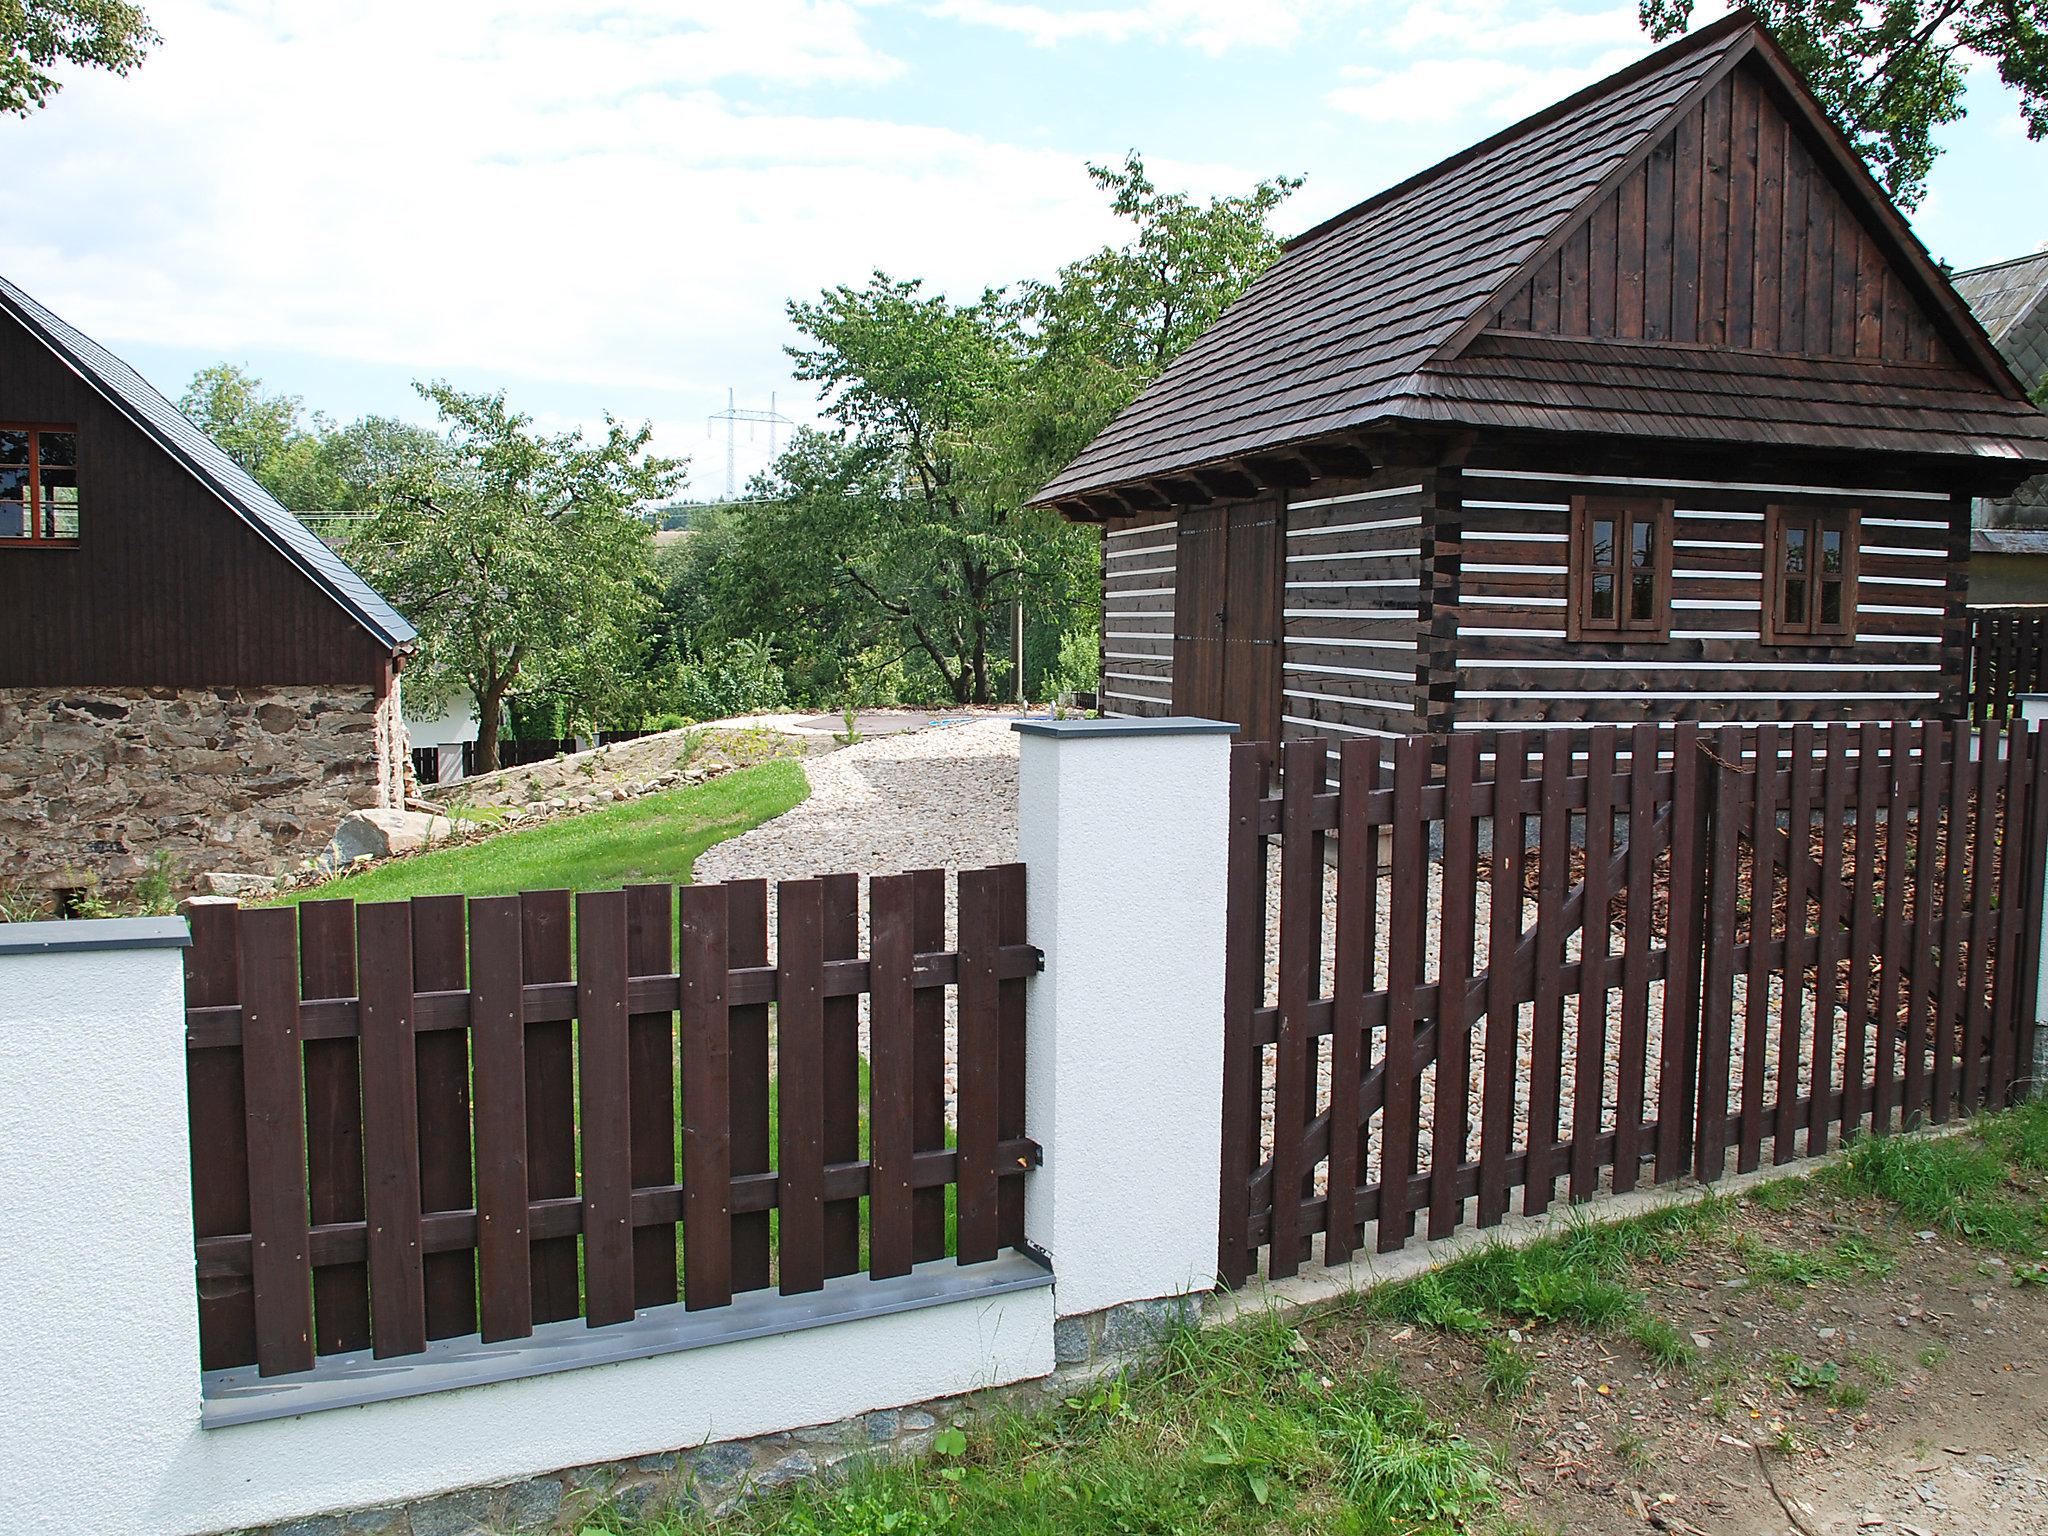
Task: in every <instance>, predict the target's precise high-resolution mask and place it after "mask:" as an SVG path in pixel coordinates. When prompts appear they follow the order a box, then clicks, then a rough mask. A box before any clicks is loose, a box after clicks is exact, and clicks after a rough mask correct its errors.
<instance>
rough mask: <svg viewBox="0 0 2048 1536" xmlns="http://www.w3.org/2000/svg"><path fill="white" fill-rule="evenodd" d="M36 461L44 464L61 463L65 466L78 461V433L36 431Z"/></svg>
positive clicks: (72, 464)
mask: <svg viewBox="0 0 2048 1536" xmlns="http://www.w3.org/2000/svg"><path fill="white" fill-rule="evenodd" d="M36 461H37V462H38V463H41V464H45V465H63V466H65V467H67V468H69V467H71V466H74V465H76V464H77V463H78V434H77V433H76V432H38V433H37V434H36Z"/></svg>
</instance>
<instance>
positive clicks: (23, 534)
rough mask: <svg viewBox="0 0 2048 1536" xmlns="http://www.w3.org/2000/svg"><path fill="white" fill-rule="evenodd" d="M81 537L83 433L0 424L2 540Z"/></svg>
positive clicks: (74, 539) (48, 540)
mask: <svg viewBox="0 0 2048 1536" xmlns="http://www.w3.org/2000/svg"><path fill="white" fill-rule="evenodd" d="M77 542H78V433H77V432H76V431H74V430H73V429H72V428H70V427H9V426H0V544H75V543H77Z"/></svg>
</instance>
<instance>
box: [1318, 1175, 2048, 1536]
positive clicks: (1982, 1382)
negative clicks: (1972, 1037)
mask: <svg viewBox="0 0 2048 1536" xmlns="http://www.w3.org/2000/svg"><path fill="white" fill-rule="evenodd" d="M1845 1244H1846V1247H1845V1246H1844V1245H1845ZM1845 1253H1846V1254H1847V1255H1849V1257H1848V1258H1847V1259H1846V1260H1845V1259H1844V1258H1843V1257H1842V1255H1843V1254H1845ZM1815 1254H1818V1255H1825V1256H1827V1257H1828V1259H1829V1267H1831V1268H1833V1269H1834V1270H1836V1271H1837V1273H1835V1274H1833V1275H1829V1276H1825V1277H1820V1278H1815V1279H1814V1280H1813V1283H1811V1284H1806V1283H1801V1280H1802V1277H1801V1276H1800V1274H1799V1270H1800V1269H1801V1268H1802V1266H1801V1264H1800V1262H1799V1256H1802V1255H1815ZM1786 1256H1791V1257H1790V1258H1788V1257H1786ZM2018 1262H2019V1261H2016V1260H2013V1259H2010V1258H2004V1257H2000V1256H1998V1255H1996V1254H1992V1253H1988V1252H1986V1251H1984V1250H1982V1249H1978V1248H1973V1247H1971V1246H1969V1245H1967V1244H1965V1243H1964V1242H1962V1241H1960V1240H1959V1239H1955V1238H1951V1237H1948V1236H1945V1235H1938V1234H1936V1233H1934V1232H1932V1231H1930V1230H1927V1229H1920V1230H1917V1231H1916V1230H1915V1229H1913V1228H1912V1227H1911V1226H1910V1225H1908V1224H1904V1223H1902V1222H1900V1221H1899V1220H1897V1219H1895V1217H1894V1216H1893V1215H1892V1214H1891V1213H1890V1211H1889V1209H1888V1208H1881V1207H1880V1206H1878V1205H1877V1204H1875V1203H1870V1204H1865V1203H1862V1202H1860V1201H1854V1200H1845V1199H1840V1198H1837V1197H1834V1196H1825V1195H1822V1194H1820V1193H1819V1192H1818V1191H1812V1190H1802V1194H1801V1204H1800V1206H1799V1208H1798V1209H1796V1210H1791V1211H1785V1212H1778V1211H1773V1210H1769V1209H1765V1208H1762V1207H1759V1206H1756V1205H1752V1204H1748V1203H1745V1204H1744V1205H1743V1206H1742V1207H1741V1208H1740V1209H1739V1211H1738V1212H1737V1214H1736V1215H1735V1216H1734V1218H1733V1221H1732V1225H1731V1226H1730V1227H1729V1229H1728V1231H1727V1233H1726V1234H1725V1235H1724V1236H1720V1237H1716V1238H1713V1239H1709V1240H1707V1241H1705V1242H1704V1243H1703V1244H1701V1245H1700V1246H1698V1247H1696V1248H1695V1249H1694V1250H1693V1251H1692V1252H1690V1253H1688V1254H1687V1255H1685V1256H1684V1257H1683V1258H1682V1259H1679V1260H1677V1261H1674V1262H1671V1263H1667V1264H1654V1263H1653V1264H1647V1265H1643V1266H1640V1267H1639V1269H1638V1272H1637V1274H1636V1275H1635V1277H1634V1281H1633V1283H1634V1284H1635V1285H1636V1286H1637V1287H1638V1288H1640V1289H1641V1290H1642V1291H1644V1292H1645V1293H1646V1295H1647V1297H1648V1307H1649V1310H1650V1311H1651V1312H1653V1313H1655V1314H1656V1315H1657V1316H1659V1317H1662V1318H1664V1319H1665V1320H1667V1321H1668V1322H1670V1323H1671V1324H1672V1326H1673V1327H1674V1328H1675V1329H1676V1330H1677V1333H1678V1335H1679V1336H1680V1338H1681V1339H1684V1340H1686V1341H1687V1342H1688V1344H1689V1346H1690V1348H1691V1349H1692V1350H1693V1351H1694V1352H1695V1354H1696V1359H1695V1360H1694V1361H1693V1362H1692V1363H1691V1364H1689V1365H1682V1366H1677V1367H1672V1368H1659V1367H1657V1366H1655V1365H1652V1364H1650V1363H1649V1362H1648V1360H1647V1358H1646V1356H1645V1355H1644V1353H1643V1351H1642V1350H1640V1349H1638V1348H1637V1347H1636V1345H1634V1344H1632V1343H1631V1342H1630V1341H1629V1340H1628V1339H1627V1338H1625V1337H1623V1336H1622V1335H1620V1334H1618V1333H1610V1332H1599V1333H1593V1332H1587V1331H1584V1330H1576V1329H1572V1328H1562V1327H1561V1328H1554V1329H1546V1330H1542V1331H1540V1332H1535V1333H1530V1334H1527V1335H1525V1336H1515V1335H1511V1337H1513V1338H1517V1341H1518V1342H1522V1343H1524V1344H1525V1345H1526V1349H1525V1353H1526V1354H1527V1355H1528V1356H1529V1357H1530V1358H1531V1359H1532V1360H1533V1363H1534V1365H1535V1367H1536V1374H1535V1378H1534V1381H1533V1383H1532V1385H1531V1387H1530V1390H1529V1391H1528V1392H1527V1393H1526V1394H1525V1395H1524V1396H1522V1397H1521V1398H1520V1399H1519V1400H1517V1401H1515V1402H1512V1403H1507V1404H1503V1403H1501V1402H1499V1401H1496V1399H1495V1398H1494V1397H1493V1396H1492V1395H1490V1394H1489V1393H1488V1392H1487V1390H1486V1389H1485V1387H1484V1385H1483V1377H1482V1362H1483V1356H1482V1351H1481V1349H1480V1347H1479V1346H1478V1345H1477V1344H1473V1343H1468V1342H1465V1341H1463V1340H1460V1339H1458V1338H1456V1337H1454V1336H1450V1335H1445V1334H1442V1333H1437V1332H1433V1331H1430V1330H1426V1329H1417V1328H1414V1327H1409V1326H1405V1325H1399V1324H1394V1323H1388V1322H1372V1323H1364V1322H1360V1321H1358V1320H1356V1319H1345V1320H1344V1321H1343V1322H1342V1323H1341V1324H1332V1325H1330V1326H1331V1327H1334V1328H1340V1329H1341V1330H1342V1331H1343V1332H1345V1333H1352V1332H1353V1331H1354V1330H1355V1331H1356V1334H1357V1336H1356V1337H1353V1338H1350V1339H1346V1340H1343V1341H1342V1343H1344V1344H1345V1345H1348V1346H1349V1347H1350V1348H1354V1349H1362V1350H1363V1351H1365V1352H1367V1353H1368V1354H1370V1355H1372V1356H1375V1357H1377V1358H1378V1359H1379V1360H1381V1361H1394V1362H1397V1363H1398V1366H1399V1369H1400V1374H1401V1377H1402V1379H1403V1381H1404V1382H1405V1383H1406V1384H1407V1385H1408V1386H1410V1387H1411V1388H1414V1389H1415V1390H1417V1391H1419V1392H1421V1393H1422V1394H1423V1395H1424V1396H1425V1397H1427V1398H1429V1399H1430V1400H1431V1402H1432V1404H1433V1406H1434V1408H1435V1409H1436V1411H1437V1412H1438V1413H1439V1414H1440V1415H1441V1416H1442V1417H1444V1418H1446V1419H1449V1420H1451V1421H1453V1422H1455V1423H1458V1424H1459V1425H1460V1426H1461V1427H1463V1428H1465V1430H1466V1432H1467V1433H1469V1434H1473V1435H1475V1436H1482V1437H1484V1438H1485V1439H1487V1440H1490V1441H1492V1442H1494V1443H1495V1444H1496V1445H1499V1446H1501V1447H1503V1449H1504V1451H1505V1453H1506V1454H1505V1456H1504V1460H1505V1461H1506V1463H1507V1465H1508V1469H1509V1477H1510V1487H1509V1497H1508V1499H1507V1502H1506V1507H1505V1510H1504V1511H1503V1513H1504V1514H1505V1516H1506V1518H1507V1524H1508V1528H1509V1529H1511V1530H1528V1531H1540V1532H1557V1533H1560V1536H1610V1533H1612V1536H1641V1533H1643V1532H1646V1531H1665V1532H1672V1533H1677V1536H1697V1533H1708V1536H1724V1533H1727V1536H1785V1533H1794V1536H2007V1533H2010V1536H2038V1533H2044V1532H2048V1287H2044V1286H2043V1285H2041V1284H2038V1283H2025V1284H2022V1283H2019V1282H2018V1281H2017V1280H2016V1278H2015V1277H2016V1269H2015V1265H2016V1263H2018ZM1844 1268H1847V1269H1848V1270H1850V1271H1851V1273H1849V1274H1846V1275H1844V1274H1841V1273H1839V1271H1840V1270H1842V1269H1844ZM1327 1342H1329V1343H1331V1344H1336V1343H1339V1342H1340V1341H1338V1340H1336V1339H1330V1340H1328V1341H1327Z"/></svg>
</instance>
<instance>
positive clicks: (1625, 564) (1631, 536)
mask: <svg viewBox="0 0 2048 1536" xmlns="http://www.w3.org/2000/svg"><path fill="white" fill-rule="evenodd" d="M1569 569H1570V573H1571V575H1570V580H1569V582H1568V587H1569V592H1570V597H1569V603H1570V606H1569V608H1568V610H1567V612H1568V615H1569V619H1570V623H1569V625H1568V629H1569V631H1570V634H1571V638H1572V639H1574V640H1599V639H1613V640H1665V639H1668V638H1670V635H1671V503H1670V502H1668V501H1649V500H1640V499H1635V498H1625V497H1617V496H1577V497H1574V498H1573V499H1572V553H1571V565H1570V567H1569Z"/></svg>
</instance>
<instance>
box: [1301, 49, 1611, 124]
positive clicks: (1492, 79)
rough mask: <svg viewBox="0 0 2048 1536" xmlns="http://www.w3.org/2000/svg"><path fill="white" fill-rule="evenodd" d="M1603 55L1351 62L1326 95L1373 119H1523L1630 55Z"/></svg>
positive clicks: (1335, 103) (1333, 103)
mask: <svg viewBox="0 0 2048 1536" xmlns="http://www.w3.org/2000/svg"><path fill="white" fill-rule="evenodd" d="M1640 51H1641V50H1639V49H1629V50H1623V51H1620V52H1617V53H1606V54H1602V55H1600V56H1598V57H1596V58H1592V59H1588V60H1586V61H1584V62H1582V63H1575V64H1560V65H1555V66H1552V67H1546V68H1538V67H1536V66H1533V65H1529V64H1523V63H1518V62H1515V61H1513V60H1509V59H1497V58H1487V57H1484V56H1469V55H1468V56H1466V57H1464V58H1449V59H1417V60H1414V61H1413V62H1411V63H1406V64H1402V65H1400V66H1398V67H1396V68H1393V69H1380V68H1377V67H1374V66H1371V65H1350V66H1347V67H1346V68H1345V70H1344V71H1343V77H1344V79H1345V81H1346V83H1345V84H1343V85H1340V86H1337V87H1336V88H1335V89H1333V90H1331V91H1330V92H1329V93H1328V95H1327V96H1326V97H1325V98H1324V99H1325V100H1326V101H1327V102H1328V103H1329V104H1330V105H1331V106H1333V107H1335V108H1337V109H1338V110H1339V111H1341V112H1348V113H1350V114H1352V115H1353V116H1355V117H1361V118H1364V119H1365V120H1366V121H1368V122H1375V123H1449V122H1456V121H1461V120H1465V119H1473V118H1476V119H1480V120H1493V121H1504V120H1513V119H1515V118H1519V117H1526V116H1528V115H1529V114H1530V113H1533V112H1538V111H1541V110H1542V109H1543V108H1544V107H1547V106H1549V105H1550V104H1551V103H1552V102H1554V101H1557V100H1559V99H1560V98H1562V97H1565V96H1569V95H1570V94H1571V93H1572V92H1573V91H1576V90H1578V89H1579V88H1580V87H1582V86H1585V85H1590V84H1591V83H1592V82H1593V81H1595V80H1598V79H1600V78H1601V77H1602V76H1604V75H1609V74H1612V73H1613V72H1614V71H1615V70H1617V69H1619V68H1621V67H1622V66H1623V65H1624V64H1627V63H1628V62H1629V61H1630V60H1632V59H1634V58H1636V57H1637V56H1638V54H1639V53H1640Z"/></svg>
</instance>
